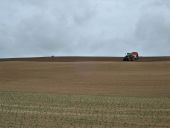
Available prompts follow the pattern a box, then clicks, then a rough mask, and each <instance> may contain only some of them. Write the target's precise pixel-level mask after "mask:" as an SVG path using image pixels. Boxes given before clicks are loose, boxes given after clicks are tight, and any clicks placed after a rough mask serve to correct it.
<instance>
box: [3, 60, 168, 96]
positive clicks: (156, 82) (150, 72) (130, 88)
mask: <svg viewBox="0 0 170 128" xmlns="http://www.w3.org/2000/svg"><path fill="white" fill-rule="evenodd" d="M110 59H111V60H110ZM169 60H170V57H153V58H152V57H150V58H149V57H148V58H141V60H140V61H139V62H123V61H121V58H108V57H100V58H96V59H95V58H94V57H90V58H87V57H65V58H62V57H58V58H56V57H49V58H48V57H47V58H39V59H38V58H32V59H31V58H27V59H24V58H20V59H19V60H18V59H5V60H2V59H1V62H0V91H24V92H30V91H31V92H53V93H71V94H92V95H115V96H170V61H169Z"/></svg>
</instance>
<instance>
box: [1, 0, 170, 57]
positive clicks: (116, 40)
mask: <svg viewBox="0 0 170 128" xmlns="http://www.w3.org/2000/svg"><path fill="white" fill-rule="evenodd" d="M169 5H170V2H169V1H168V0H142V1H140V0H128V1H125V0H119V1H118V0H105V1H103V0H93V1H91V0H86V1H80V0H71V1H68V0H29V1H28V0H5V1H2V0H0V19H1V20H0V50H1V54H0V57H20V56H46V55H100V56H101V55H103V56H122V55H124V53H125V52H128V51H134V50H135V51H139V52H140V53H141V54H142V55H169V54H170V44H169V42H170V18H169V14H170V6H169Z"/></svg>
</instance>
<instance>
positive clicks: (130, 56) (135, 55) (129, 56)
mask: <svg viewBox="0 0 170 128" xmlns="http://www.w3.org/2000/svg"><path fill="white" fill-rule="evenodd" d="M138 59H139V55H138V52H131V53H127V54H126V56H125V57H124V58H123V61H137V60H138Z"/></svg>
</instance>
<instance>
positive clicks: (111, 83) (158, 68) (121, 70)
mask: <svg viewBox="0 0 170 128" xmlns="http://www.w3.org/2000/svg"><path fill="white" fill-rule="evenodd" d="M0 127H2V128H8V127H12V128H13V127H14V128H18V127H21V128H27V127H28V128H44V127H46V128H49V127H50V128H113V127H116V128H124V127H127V128H136V127H138V128H147V127H148V128H150V127H152V128H157V127H160V128H163V127H165V128H168V127H170V61H154V62H152V61H150V62H121V61H109V62H108V61H90V62H89V61H84V62H42V61H41V62H39V61H38V62H35V61H3V62H0Z"/></svg>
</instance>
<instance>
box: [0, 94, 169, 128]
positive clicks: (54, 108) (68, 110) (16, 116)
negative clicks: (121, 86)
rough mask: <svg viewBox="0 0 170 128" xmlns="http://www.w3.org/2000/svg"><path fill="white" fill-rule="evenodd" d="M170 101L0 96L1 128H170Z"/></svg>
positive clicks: (167, 99)
mask: <svg viewBox="0 0 170 128" xmlns="http://www.w3.org/2000/svg"><path fill="white" fill-rule="evenodd" d="M169 106H170V98H168V97H167V98H166V97H152V98H147V97H116V96H91V95H61V94H60V95H58V94H51V93H18V92H17V93H16V92H12V93H11V92H3V93H2V92H1V93H0V127H2V128H8V127H12V128H14V127H15V128H49V127H50V128H113V127H116V128H125V127H126V128H168V127H170V108H169Z"/></svg>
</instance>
